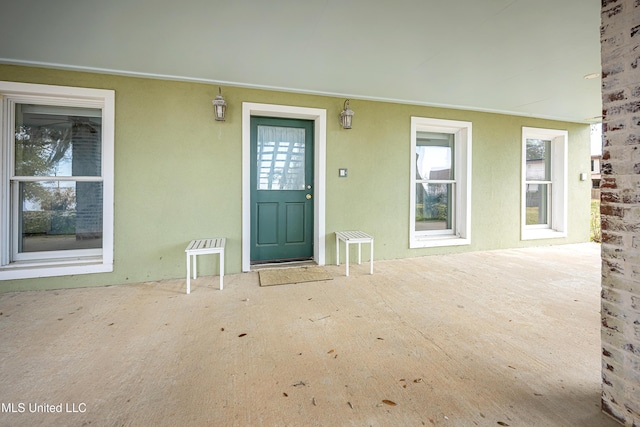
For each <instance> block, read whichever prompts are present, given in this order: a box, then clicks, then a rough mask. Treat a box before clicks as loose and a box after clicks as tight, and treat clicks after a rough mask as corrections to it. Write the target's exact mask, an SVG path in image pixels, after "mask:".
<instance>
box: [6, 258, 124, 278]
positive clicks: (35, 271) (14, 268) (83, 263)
mask: <svg viewBox="0 0 640 427" xmlns="http://www.w3.org/2000/svg"><path fill="white" fill-rule="evenodd" d="M111 272H113V264H106V263H103V262H102V258H101V257H100V258H84V259H74V260H56V261H49V262H37V263H34V262H16V263H12V264H9V265H5V266H3V267H0V281H1V280H15V279H35V278H40V277H58V276H72V275H77V274H93V273H111Z"/></svg>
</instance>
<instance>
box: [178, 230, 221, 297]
mask: <svg viewBox="0 0 640 427" xmlns="http://www.w3.org/2000/svg"><path fill="white" fill-rule="evenodd" d="M225 241H226V239H225V238H224V237H222V238H216V239H199V240H192V241H191V242H190V243H189V246H187V249H185V250H184V251H185V252H186V253H187V293H188V294H189V293H191V260H190V259H189V258H190V257H193V278H194V279H196V276H197V270H198V268H197V257H198V255H205V254H218V255H220V290H222V286H223V285H222V278H223V277H224V244H225Z"/></svg>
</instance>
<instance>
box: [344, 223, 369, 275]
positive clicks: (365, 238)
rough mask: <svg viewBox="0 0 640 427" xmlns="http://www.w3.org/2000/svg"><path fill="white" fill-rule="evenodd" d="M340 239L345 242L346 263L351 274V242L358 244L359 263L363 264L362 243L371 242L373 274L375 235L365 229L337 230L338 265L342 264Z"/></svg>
mask: <svg viewBox="0 0 640 427" xmlns="http://www.w3.org/2000/svg"><path fill="white" fill-rule="evenodd" d="M340 240H342V241H343V242H344V247H345V252H346V254H345V264H346V265H347V273H346V275H347V276H348V275H349V244H353V243H357V244H358V264H362V244H363V243H369V246H370V248H371V255H370V257H369V274H373V237H372V236H370V235H368V234H367V233H365V232H363V231H336V265H340Z"/></svg>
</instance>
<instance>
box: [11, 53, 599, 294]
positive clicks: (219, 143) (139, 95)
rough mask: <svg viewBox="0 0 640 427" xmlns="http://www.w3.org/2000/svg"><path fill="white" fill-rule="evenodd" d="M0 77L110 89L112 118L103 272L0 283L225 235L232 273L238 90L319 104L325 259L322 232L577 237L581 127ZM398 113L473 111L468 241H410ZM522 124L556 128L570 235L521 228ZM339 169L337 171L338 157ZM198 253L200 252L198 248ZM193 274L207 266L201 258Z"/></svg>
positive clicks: (485, 239)
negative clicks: (221, 118)
mask: <svg viewBox="0 0 640 427" xmlns="http://www.w3.org/2000/svg"><path fill="white" fill-rule="evenodd" d="M0 80H4V81H16V82H26V83H39V84H53V85H63V86H78V87H88V88H99V89H113V90H115V92H116V128H115V259H114V272H113V273H108V274H90V275H80V276H73V277H58V278H46V279H24V280H13V281H4V282H0V292H3V291H12V290H24V289H47V288H48V289H51V288H64V287H81V286H104V285H112V284H123V283H132V282H141V281H152V280H161V279H170V278H180V277H183V276H184V274H185V254H184V248H185V246H186V244H187V243H188V242H189V240H191V239H194V238H201V237H215V236H225V237H227V250H226V257H227V262H226V272H227V273H238V272H240V271H241V231H242V230H241V226H242V224H241V195H242V190H241V171H242V168H241V165H242V164H241V161H242V159H241V155H242V141H241V125H242V123H241V121H242V102H255V103H268V104H284V105H293V106H299V107H311V108H321V109H326V110H327V118H328V120H327V121H328V123H327V147H326V149H327V182H326V188H327V192H326V206H327V211H326V236H324V238H325V239H326V260H327V262H328V263H332V262H334V260H335V253H334V252H335V245H334V237H333V232H334V231H336V230H346V229H361V230H364V231H367V232H369V233H371V234H373V235H374V236H375V239H376V248H375V251H376V253H375V255H376V259H393V258H405V257H415V256H423V255H430V254H441V253H450V252H459V251H469V250H486V249H502V248H511V247H522V246H534V245H535V246H539V245H547V244H558V243H575V242H585V241H588V239H589V201H590V187H591V181H590V180H589V179H587V180H586V181H580V180H579V174H580V173H589V171H590V167H589V161H590V151H589V150H590V145H589V137H590V130H589V126H588V125H585V124H577V123H565V122H557V121H550V120H542V119H535V118H527V117H518V116H508V115H502V114H492V113H483V112H475V111H465V110H455V109H443V108H432V107H425V106H415V105H405V104H393V103H385V102H374V101H362V100H352V101H351V108H352V109H353V110H354V111H355V113H356V115H355V117H354V127H353V129H351V130H343V129H341V128H340V126H339V123H338V116H339V113H340V111H341V110H342V107H343V102H344V99H342V98H332V97H327V96H315V95H305V94H295V93H288V92H274V91H266V90H256V89H247V88H236V87H223V95H224V97H225V99H226V101H227V103H228V105H229V107H228V111H227V114H228V118H227V121H226V122H224V123H220V122H215V121H214V119H213V108H212V105H211V100H212V99H213V98H214V97H215V95H216V94H217V92H218V86H213V85H208V84H199V83H188V82H177V81H166V80H154V79H144V78H133V77H123V76H112V75H106V74H93V73H81V72H72V71H63V70H51V69H40V68H28V67H19V66H11V65H0ZM411 116H420V117H430V118H440V119H450V120H462V121H470V122H472V123H473V149H472V150H473V151H472V152H473V164H472V170H473V173H472V207H471V209H472V221H471V226H472V236H471V237H472V244H471V245H469V246H461V247H445V248H431V249H409V188H410V185H409V166H410V163H409V161H410V159H409V157H410V120H411ZM522 126H530V127H541V128H552V129H564V130H567V131H568V132H569V163H568V177H569V182H568V185H569V234H568V237H567V238H565V239H553V240H535V241H521V240H520V203H521V202H520V200H521V199H520V188H521V184H520V173H521V166H520V162H521V134H522ZM341 167H346V168H348V169H349V176H348V178H339V177H338V168H341ZM203 259H204V258H203ZM202 266H203V269H204V271H202V272H201V274H205V275H206V274H212V272H213V270H211V271H207V267H206V263H202Z"/></svg>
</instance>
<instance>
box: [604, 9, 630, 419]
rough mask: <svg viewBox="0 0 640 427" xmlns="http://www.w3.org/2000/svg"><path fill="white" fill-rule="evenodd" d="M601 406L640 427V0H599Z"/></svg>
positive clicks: (614, 415) (613, 414) (609, 412)
mask: <svg viewBox="0 0 640 427" xmlns="http://www.w3.org/2000/svg"><path fill="white" fill-rule="evenodd" d="M601 12H602V26H601V29H600V38H601V49H602V104H603V105H602V108H603V116H604V117H603V140H604V141H603V142H604V147H603V153H602V161H603V164H602V181H601V183H600V188H601V202H602V204H601V208H600V211H601V215H602V410H603V411H604V412H605V413H607V414H609V415H610V416H611V417H613V418H615V419H616V420H618V421H619V422H620V423H621V424H623V425H625V426H630V427H631V426H633V427H640V68H638V66H639V65H640V0H602V11H601Z"/></svg>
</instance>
